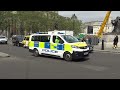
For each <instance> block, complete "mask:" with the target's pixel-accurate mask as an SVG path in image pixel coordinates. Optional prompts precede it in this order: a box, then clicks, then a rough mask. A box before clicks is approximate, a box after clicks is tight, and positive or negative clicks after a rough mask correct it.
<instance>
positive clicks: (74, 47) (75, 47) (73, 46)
mask: <svg viewBox="0 0 120 90" xmlns="http://www.w3.org/2000/svg"><path fill="white" fill-rule="evenodd" d="M71 47H72V48H77V49H78V48H79V47H77V46H74V45H72V46H71Z"/></svg>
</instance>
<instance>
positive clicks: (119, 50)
mask: <svg viewBox="0 0 120 90" xmlns="http://www.w3.org/2000/svg"><path fill="white" fill-rule="evenodd" d="M101 48H102V44H101V43H99V44H98V45H94V51H99V52H112V53H120V44H118V47H117V48H116V49H113V43H112V42H109V43H108V42H107V43H104V50H102V49H101Z"/></svg>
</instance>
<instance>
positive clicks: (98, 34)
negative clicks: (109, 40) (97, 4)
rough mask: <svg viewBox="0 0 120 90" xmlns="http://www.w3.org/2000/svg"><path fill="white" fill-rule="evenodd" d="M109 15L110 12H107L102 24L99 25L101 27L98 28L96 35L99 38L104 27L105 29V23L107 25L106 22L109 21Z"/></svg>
mask: <svg viewBox="0 0 120 90" xmlns="http://www.w3.org/2000/svg"><path fill="white" fill-rule="evenodd" d="M110 14H111V11H107V14H106V16H105V18H104V21H103V23H102V25H101V27H100V30H99V31H98V33H97V36H98V37H101V35H102V33H103V32H104V27H105V25H106V23H107V22H108V20H109V17H110Z"/></svg>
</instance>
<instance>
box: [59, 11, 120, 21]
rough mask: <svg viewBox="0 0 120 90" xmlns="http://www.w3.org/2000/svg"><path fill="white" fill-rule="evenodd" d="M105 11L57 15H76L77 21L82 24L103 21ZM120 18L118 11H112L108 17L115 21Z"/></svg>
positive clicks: (72, 12) (65, 12)
mask: <svg viewBox="0 0 120 90" xmlns="http://www.w3.org/2000/svg"><path fill="white" fill-rule="evenodd" d="M106 12H107V11H59V14H60V15H62V16H65V17H71V16H72V14H76V16H77V17H78V19H79V20H82V21H83V22H88V21H96V20H101V21H103V19H104V17H105V15H106ZM117 16H120V11H112V12H111V15H110V17H112V18H113V19H115V18H116V17H117Z"/></svg>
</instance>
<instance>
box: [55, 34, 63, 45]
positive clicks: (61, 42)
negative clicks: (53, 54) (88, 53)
mask: <svg viewBox="0 0 120 90" xmlns="http://www.w3.org/2000/svg"><path fill="white" fill-rule="evenodd" d="M56 38H58V40H59V43H60V44H63V43H64V41H63V40H62V39H61V38H60V37H58V36H53V42H54V43H56V42H55V40H56Z"/></svg>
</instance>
